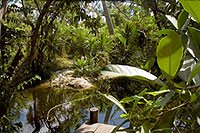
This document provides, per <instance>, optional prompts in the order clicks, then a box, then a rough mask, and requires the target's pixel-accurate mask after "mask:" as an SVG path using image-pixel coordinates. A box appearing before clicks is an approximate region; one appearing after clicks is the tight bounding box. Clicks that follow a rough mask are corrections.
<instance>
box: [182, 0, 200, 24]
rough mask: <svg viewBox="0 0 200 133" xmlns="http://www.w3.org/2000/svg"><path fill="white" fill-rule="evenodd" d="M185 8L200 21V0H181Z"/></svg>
mask: <svg viewBox="0 0 200 133" xmlns="http://www.w3.org/2000/svg"><path fill="white" fill-rule="evenodd" d="M179 2H180V3H181V4H182V5H183V7H184V9H185V10H186V11H187V12H189V13H190V14H191V15H192V17H193V18H194V19H195V20H196V21H197V22H198V23H199V22H200V10H199V7H200V1H198V0H194V1H192V0H179Z"/></svg>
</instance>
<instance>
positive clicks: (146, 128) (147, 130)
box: [141, 121, 151, 133]
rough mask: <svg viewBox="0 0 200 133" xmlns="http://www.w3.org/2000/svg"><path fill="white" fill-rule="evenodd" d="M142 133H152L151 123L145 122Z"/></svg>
mask: <svg viewBox="0 0 200 133" xmlns="http://www.w3.org/2000/svg"><path fill="white" fill-rule="evenodd" d="M141 133H151V130H150V122H149V121H145V122H144V123H143V124H142V126H141Z"/></svg>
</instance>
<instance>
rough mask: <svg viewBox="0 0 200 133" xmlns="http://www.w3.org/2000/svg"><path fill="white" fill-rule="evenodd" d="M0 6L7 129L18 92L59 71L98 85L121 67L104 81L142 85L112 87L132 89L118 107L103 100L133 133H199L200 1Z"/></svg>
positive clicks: (59, 0)
mask: <svg viewBox="0 0 200 133" xmlns="http://www.w3.org/2000/svg"><path fill="white" fill-rule="evenodd" d="M0 5H1V8H0V86H1V87H0V92H1V97H0V110H1V111H0V118H1V123H4V116H5V114H6V112H7V109H8V108H9V106H10V103H11V102H12V100H14V98H15V97H14V96H15V95H14V94H15V93H16V92H20V91H22V90H23V89H24V88H28V87H30V86H33V85H35V84H38V83H39V82H41V81H40V80H42V81H44V80H46V79H49V78H50V77H51V74H52V72H55V71H56V70H59V69H66V68H69V69H73V70H75V75H76V76H87V77H89V78H90V79H91V81H95V80H96V79H97V77H98V76H99V75H100V70H101V68H103V67H105V66H106V65H108V64H121V65H108V66H106V67H105V69H106V71H102V73H103V75H106V76H109V77H113V76H114V77H121V76H122V77H123V78H124V77H129V78H131V79H132V78H133V79H135V80H134V81H132V80H131V81H130V80H129V79H126V80H123V78H120V79H115V80H113V81H111V85H110V86H111V88H115V89H118V88H120V87H119V86H117V85H119V84H120V83H121V84H122V86H123V85H124V84H126V85H124V86H126V87H125V89H127V90H125V92H124V95H123V97H125V98H123V99H122V95H121V97H118V98H119V100H121V101H120V103H119V102H118V101H117V100H116V99H115V98H114V97H113V96H110V95H104V94H102V95H104V96H106V97H107V98H108V99H110V100H111V101H113V99H115V100H114V102H115V104H117V105H119V106H120V108H121V109H122V110H124V111H125V112H126V113H125V114H124V115H123V116H122V117H124V118H126V119H127V120H129V121H130V122H131V127H130V130H134V131H141V132H145V133H146V132H151V131H152V132H164V131H166V132H172V131H176V132H182V130H183V131H186V132H187V131H194V132H198V131H199V124H200V122H199V121H200V118H199V102H198V99H199V88H198V87H199V83H200V79H199V75H198V73H199V63H198V60H199V57H200V51H199V42H200V40H199V35H200V31H199V29H200V26H199V23H200V22H199V20H200V17H199V14H200V13H199V10H198V7H199V6H200V3H199V2H198V1H185V0H179V1H176V0H160V1H157V0H132V1H129V2H119V1H107V2H105V1H104V0H101V1H89V0H86V1H70V0H40V1H39V0H17V1H9V0H2V1H1V3H0ZM165 35H166V36H165ZM123 65H125V66H123ZM127 65H129V66H127ZM130 66H134V67H130ZM139 68H140V69H139ZM142 69H143V70H142ZM144 70H145V71H144ZM149 72H151V74H150V73H149ZM154 75H155V76H154ZM157 77H158V78H157ZM122 81H123V82H125V83H122ZM112 83H113V84H115V83H116V84H115V85H116V86H115V85H113V84H112ZM118 83H119V84H118ZM112 91H115V90H112V89H110V92H112ZM126 92H130V93H126ZM114 95H115V94H114ZM115 96H117V95H115Z"/></svg>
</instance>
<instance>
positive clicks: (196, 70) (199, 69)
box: [187, 62, 200, 84]
mask: <svg viewBox="0 0 200 133" xmlns="http://www.w3.org/2000/svg"><path fill="white" fill-rule="evenodd" d="M199 72H200V62H198V63H197V64H196V65H195V66H194V68H193V69H192V71H191V72H190V74H189V77H188V81H187V84H190V82H191V81H192V79H193V78H194V77H195V76H196V75H197V74H198V73H199Z"/></svg>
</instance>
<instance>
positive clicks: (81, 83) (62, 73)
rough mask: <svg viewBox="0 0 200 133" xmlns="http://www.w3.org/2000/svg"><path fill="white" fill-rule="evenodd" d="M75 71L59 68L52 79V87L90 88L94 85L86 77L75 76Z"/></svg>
mask: <svg viewBox="0 0 200 133" xmlns="http://www.w3.org/2000/svg"><path fill="white" fill-rule="evenodd" d="M73 73H74V71H71V70H59V71H56V72H55V76H54V78H53V79H51V82H50V85H51V86H52V87H59V88H66V89H89V88H91V87H92V86H93V85H92V84H91V83H90V82H89V81H88V79H86V78H83V77H81V78H77V77H74V76H73Z"/></svg>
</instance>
